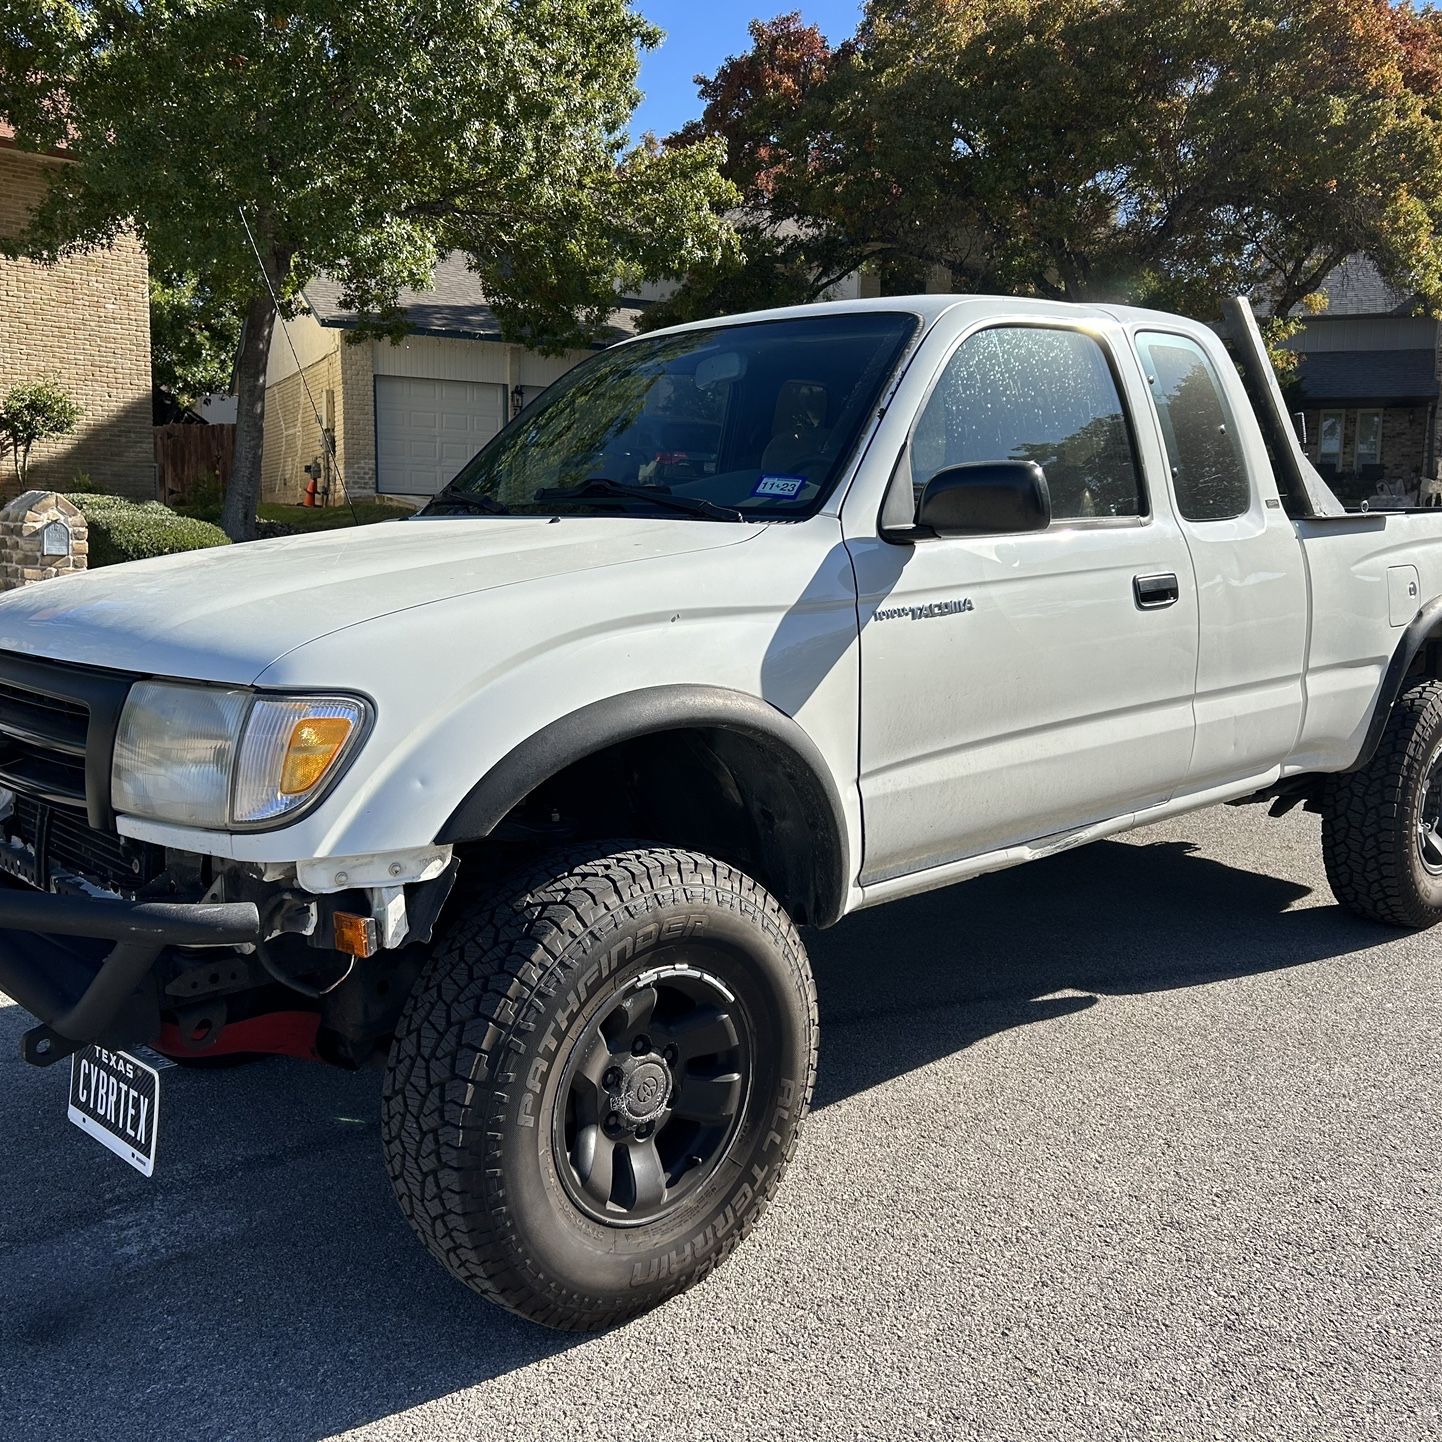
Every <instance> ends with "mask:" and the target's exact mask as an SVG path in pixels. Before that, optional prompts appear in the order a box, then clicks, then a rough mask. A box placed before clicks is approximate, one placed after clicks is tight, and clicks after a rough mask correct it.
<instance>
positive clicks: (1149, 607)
mask: <svg viewBox="0 0 1442 1442" xmlns="http://www.w3.org/2000/svg"><path fill="white" fill-rule="evenodd" d="M1132 594H1133V595H1134V596H1135V597H1136V598H1137V609H1138V610H1139V611H1160V610H1161V609H1162V607H1163V606H1175V605H1176V604H1177V602H1178V601H1179V600H1180V599H1181V596H1182V588H1181V586H1180V585H1179V584H1178V583H1177V578H1176V576H1175V575H1173V574H1172V572H1170V571H1168V572H1167V573H1166V574H1165V575H1161V576H1133V577H1132Z"/></svg>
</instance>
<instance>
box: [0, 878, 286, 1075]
mask: <svg viewBox="0 0 1442 1442" xmlns="http://www.w3.org/2000/svg"><path fill="white" fill-rule="evenodd" d="M259 932H260V913H259V911H258V909H257V908H256V906H255V904H254V903H253V902H249V901H235V902H173V901H112V900H108V899H106V898H94V899H92V898H90V897H80V896H54V895H51V894H50V893H48V892H42V891H15V890H10V889H9V888H6V889H4V890H0V991H3V992H5V993H6V994H7V995H8V996H11V997H13V998H14V999H15V1000H16V1001H17V1002H19V1003H20V1005H21V1006H23V1007H24V1008H25V1010H26V1011H28V1012H30V1013H32V1014H33V1015H34V1016H36V1017H38V1018H39V1020H40V1022H41V1025H40V1026H37V1027H33V1028H32V1029H31V1030H30V1031H28V1032H26V1033H25V1035H24V1036H23V1037H22V1038H21V1041H20V1053H21V1055H22V1056H23V1057H24V1058H25V1060H26V1061H29V1062H33V1063H35V1064H36V1065H37V1066H48V1065H49V1064H50V1063H51V1062H55V1061H60V1060H61V1059H62V1058H63V1057H67V1056H69V1055H70V1054H71V1052H74V1051H77V1050H79V1048H81V1047H82V1046H85V1045H86V1044H87V1043H89V1042H92V1041H105V1040H107V1039H109V1038H110V1035H111V1032H112V1029H113V1028H114V1027H115V1025H116V1024H117V1021H118V1019H119V1018H120V1016H121V1014H122V1012H123V1011H124V1010H125V1009H126V1007H127V1006H128V1004H129V1003H130V1002H131V1000H132V998H133V996H134V993H135V991H136V988H137V987H139V986H140V984H141V983H142V982H143V981H144V980H145V977H146V975H147V973H148V972H149V971H150V969H151V967H153V966H154V965H155V961H156V958H157V957H158V956H159V955H160V953H161V951H162V950H164V948H165V947H167V946H230V945H237V944H241V943H245V942H254V941H255V940H256V939H257V936H258V935H259ZM60 937H80V938H89V939H90V940H92V941H113V942H114V943H115V945H114V946H113V947H112V948H111V949H110V951H109V952H108V953H103V952H96V951H95V950H93V949H87V948H84V947H79V948H77V947H73V946H67V945H65V944H64V943H63V942H62V941H59V940H57V939H56V938H60Z"/></svg>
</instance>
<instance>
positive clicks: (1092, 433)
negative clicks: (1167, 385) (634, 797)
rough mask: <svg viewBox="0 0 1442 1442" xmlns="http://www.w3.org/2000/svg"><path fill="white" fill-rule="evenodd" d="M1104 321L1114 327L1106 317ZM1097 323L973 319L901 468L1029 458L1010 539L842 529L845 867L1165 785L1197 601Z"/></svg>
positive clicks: (1057, 820) (954, 854)
mask: <svg viewBox="0 0 1442 1442" xmlns="http://www.w3.org/2000/svg"><path fill="white" fill-rule="evenodd" d="M1117 334H1118V336H1119V332H1118V333H1117ZM1140 387H1141V377H1140V373H1139V372H1137V371H1136V367H1135V362H1134V361H1133V360H1132V359H1131V357H1130V352H1129V350H1128V349H1127V348H1125V346H1124V345H1123V344H1121V343H1114V337H1113V335H1112V334H1111V333H1110V331H1109V330H1108V329H1106V328H1098V329H1097V330H1095V331H1093V330H1090V329H1088V330H1083V329H1077V328H1070V327H1065V326H1060V325H1054V324H1042V325H1034V324H1026V325H1007V326H990V327H986V328H983V329H981V330H978V331H976V332H973V333H972V334H971V335H969V336H968V337H966V338H965V339H963V340H962V341H961V343H960V344H959V345H958V346H957V347H956V348H955V350H954V351H953V352H952V354H951V356H950V358H949V360H948V361H947V362H946V364H945V366H944V368H943V369H942V371H941V373H940V375H939V376H938V378H937V380H936V381H935V384H934V385H933V388H932V390H931V392H930V395H929V398H928V399H927V400H926V401H925V402H924V403H923V405H922V407H921V410H920V413H919V415H918V418H917V420H916V423H915V425H914V427H913V429H912V432H911V436H910V440H909V442H908V447H907V452H906V455H905V457H904V458H903V460H902V462H901V464H903V465H904V466H909V469H910V478H911V481H912V483H913V486H914V490H915V494H916V495H918V496H919V495H920V492H921V489H922V487H924V486H925V484H926V482H927V481H928V480H930V478H931V477H932V476H933V475H934V474H936V472H938V471H939V470H942V469H944V468H946V467H949V466H953V465H960V464H964V463H966V462H973V461H999V460H1033V461H1037V462H1039V463H1040V464H1041V466H1042V468H1043V470H1044V471H1045V472H1046V475H1047V479H1048V484H1049V488H1050V491H1051V497H1052V523H1051V526H1050V528H1049V529H1048V530H1046V531H1041V532H1034V533H1031V534H1026V535H1015V536H1008V535H998V536H982V537H968V538H950V539H948V538H941V537H933V538H929V539H919V540H916V541H915V542H914V543H912V544H893V543H890V542H888V541H886V540H884V539H881V538H879V537H874V536H873V537H867V538H855V539H849V540H848V543H847V544H848V546H849V548H850V550H851V553H852V557H853V562H854V565H855V570H856V576H857V582H858V591H859V597H860V618H859V619H860V623H861V675H862V688H861V748H860V784H861V799H862V808H863V816H864V828H865V839H866V853H865V858H864V862H863V871H862V881H863V884H874V883H876V882H879V881H882V880H886V879H889V878H892V877H896V876H901V875H906V874H908V873H911V872H918V871H923V870H926V869H928V868H931V867H936V866H942V865H945V864H947V863H949V862H953V861H959V860H962V859H964V858H966V857H970V856H976V855H980V854H983V853H986V852H991V851H996V850H999V849H1002V848H1005V847H1008V846H1013V845H1016V844H1019V843H1023V842H1031V841H1036V840H1038V839H1041V838H1045V837H1050V836H1056V835H1058V834H1061V833H1065V832H1068V831H1071V830H1073V829H1075V828H1078V827H1082V826H1086V825H1088V824H1091V823H1095V822H1098V821H1103V820H1106V819H1108V818H1111V817H1113V816H1117V815H1122V814H1126V813H1129V812H1132V811H1135V810H1138V809H1140V808H1142V807H1145V806H1149V805H1152V804H1155V803H1157V802H1161V801H1164V800H1166V799H1167V798H1168V797H1169V796H1170V795H1171V794H1172V793H1173V791H1174V790H1175V789H1176V788H1177V787H1178V786H1179V785H1180V783H1181V782H1182V780H1183V778H1184V777H1185V776H1186V773H1187V767H1188V763H1189V760H1190V757H1191V751H1192V741H1193V733H1194V720H1193V714H1192V702H1193V691H1194V686H1195V679H1196V667H1197V598H1196V594H1195V591H1194V588H1193V586H1192V585H1191V584H1190V582H1191V575H1192V572H1191V565H1190V562H1189V559H1188V552H1187V547H1186V542H1185V540H1184V539H1183V536H1182V534H1181V531H1180V529H1179V528H1178V526H1177V523H1176V521H1175V519H1174V517H1173V514H1172V512H1171V509H1170V505H1169V501H1168V499H1167V495H1166V491H1165V487H1164V486H1155V487H1151V486H1148V484H1147V477H1146V475H1145V473H1144V469H1143V462H1142V459H1141V455H1140V452H1139V448H1138V445H1137V438H1136V431H1135V428H1134V427H1133V425H1132V419H1131V417H1132V413H1133V409H1134V408H1135V407H1136V406H1137V405H1138V403H1139V402H1140V404H1143V405H1144V404H1145V395H1144V393H1142V392H1141V390H1140Z"/></svg>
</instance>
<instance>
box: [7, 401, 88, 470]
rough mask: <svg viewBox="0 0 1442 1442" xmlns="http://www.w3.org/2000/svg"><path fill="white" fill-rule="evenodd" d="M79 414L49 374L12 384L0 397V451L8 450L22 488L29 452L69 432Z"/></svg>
mask: <svg viewBox="0 0 1442 1442" xmlns="http://www.w3.org/2000/svg"><path fill="white" fill-rule="evenodd" d="M83 414H84V412H83V411H82V410H81V408H80V407H79V406H78V405H77V404H76V403H75V401H73V400H72V399H71V398H70V397H69V396H68V395H67V394H66V393H65V391H64V390H63V389H62V388H61V386H60V383H59V381H57V380H54V379H51V378H49V377H45V378H42V379H41V380H37V381H30V382H28V383H27V384H24V385H18V386H12V387H11V388H10V389H9V390H8V391H6V392H5V394H4V396H0V454H4V452H5V451H9V452H10V460H11V463H12V464H13V465H14V467H15V480H16V482H17V483H18V484H19V486H20V489H21V490H22V491H24V490H25V489H26V486H27V483H28V481H29V477H30V452H31V451H32V450H33V449H34V447H35V446H36V445H37V444H38V443H39V442H40V441H46V440H50V439H51V438H52V437H54V436H66V435H69V434H70V432H71V431H73V430H74V429H75V427H76V424H77V423H78V422H79V420H80V417H81V416H82V415H83Z"/></svg>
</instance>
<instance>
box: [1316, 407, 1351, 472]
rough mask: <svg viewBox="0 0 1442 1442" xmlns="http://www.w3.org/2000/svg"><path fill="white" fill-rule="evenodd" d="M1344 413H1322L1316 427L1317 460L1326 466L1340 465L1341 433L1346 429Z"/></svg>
mask: <svg viewBox="0 0 1442 1442" xmlns="http://www.w3.org/2000/svg"><path fill="white" fill-rule="evenodd" d="M1346 421H1347V416H1346V412H1345V411H1323V412H1322V420H1321V423H1320V424H1319V425H1318V427H1317V459H1318V460H1320V461H1322V462H1323V463H1324V464H1326V465H1330V466H1340V465H1341V464H1342V432H1343V430H1344V429H1345V428H1346Z"/></svg>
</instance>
